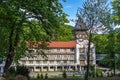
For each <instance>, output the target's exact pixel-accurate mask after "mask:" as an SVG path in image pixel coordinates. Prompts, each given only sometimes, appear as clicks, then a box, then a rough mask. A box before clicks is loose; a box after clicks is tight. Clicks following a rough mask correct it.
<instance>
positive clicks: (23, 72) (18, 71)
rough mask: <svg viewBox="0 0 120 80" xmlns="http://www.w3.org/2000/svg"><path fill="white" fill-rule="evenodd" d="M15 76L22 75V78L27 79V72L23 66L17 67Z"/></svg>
mask: <svg viewBox="0 0 120 80" xmlns="http://www.w3.org/2000/svg"><path fill="white" fill-rule="evenodd" d="M16 75H23V76H26V77H29V70H28V68H27V67H25V66H17V67H16Z"/></svg>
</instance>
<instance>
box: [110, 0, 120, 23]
mask: <svg viewBox="0 0 120 80" xmlns="http://www.w3.org/2000/svg"><path fill="white" fill-rule="evenodd" d="M112 8H113V20H114V23H115V24H120V0H114V1H113V2H112Z"/></svg>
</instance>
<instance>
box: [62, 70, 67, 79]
mask: <svg viewBox="0 0 120 80" xmlns="http://www.w3.org/2000/svg"><path fill="white" fill-rule="evenodd" d="M63 78H67V74H66V71H65V70H64V71H63Z"/></svg>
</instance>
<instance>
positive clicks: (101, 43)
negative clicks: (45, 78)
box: [93, 34, 108, 54]
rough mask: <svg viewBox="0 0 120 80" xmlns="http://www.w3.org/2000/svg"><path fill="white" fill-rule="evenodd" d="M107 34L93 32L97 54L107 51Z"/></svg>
mask: <svg viewBox="0 0 120 80" xmlns="http://www.w3.org/2000/svg"><path fill="white" fill-rule="evenodd" d="M107 36H108V34H94V35H93V43H94V44H95V47H96V53H97V54H106V53H107V49H106V47H107V45H108V38H107Z"/></svg>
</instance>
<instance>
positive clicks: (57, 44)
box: [26, 41, 77, 48]
mask: <svg viewBox="0 0 120 80" xmlns="http://www.w3.org/2000/svg"><path fill="white" fill-rule="evenodd" d="M26 44H27V46H28V47H30V46H32V47H33V48H37V47H38V46H39V45H40V44H41V42H30V41H27V42H26ZM46 44H47V45H48V47H49V48H74V47H75V46H76V44H77V43H76V42H75V41H69V42H63V41H51V42H46Z"/></svg>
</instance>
